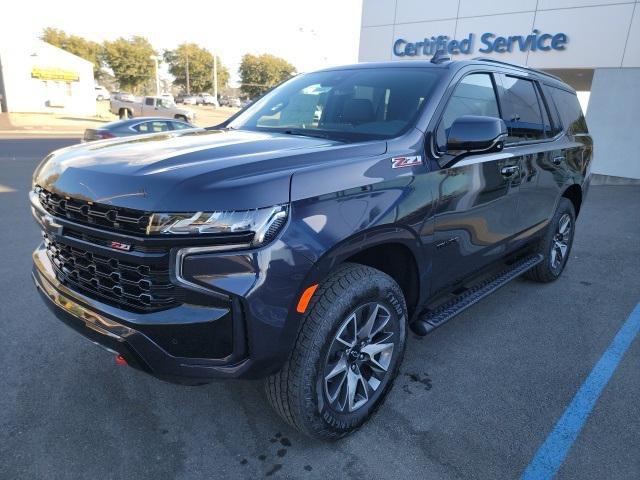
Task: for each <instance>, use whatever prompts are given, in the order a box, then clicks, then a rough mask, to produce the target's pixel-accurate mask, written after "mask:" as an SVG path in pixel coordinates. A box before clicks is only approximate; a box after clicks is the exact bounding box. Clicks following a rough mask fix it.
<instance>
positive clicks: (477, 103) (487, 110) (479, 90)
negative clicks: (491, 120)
mask: <svg viewBox="0 0 640 480" xmlns="http://www.w3.org/2000/svg"><path fill="white" fill-rule="evenodd" d="M463 115H483V116H487V117H496V118H499V117H500V113H499V111H498V102H497V100H496V93H495V89H494V88H493V81H492V80H491V76H490V75H489V74H488V73H473V74H471V75H467V76H466V77H464V78H463V79H462V80H461V81H460V83H458V85H457V86H456V88H455V90H454V91H453V94H452V95H451V98H450V99H449V101H448V102H447V106H446V107H445V109H444V112H443V113H442V119H441V120H440V124H439V125H438V131H437V133H436V140H437V143H438V150H440V151H444V150H445V147H446V145H447V136H448V134H449V129H450V128H451V125H452V124H453V122H454V121H455V120H456V118H458V117H461V116H463Z"/></svg>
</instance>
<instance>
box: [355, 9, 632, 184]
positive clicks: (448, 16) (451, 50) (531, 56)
mask: <svg viewBox="0 0 640 480" xmlns="http://www.w3.org/2000/svg"><path fill="white" fill-rule="evenodd" d="M436 50H445V51H447V53H448V55H449V56H450V57H451V58H452V59H454V60H457V59H470V58H474V57H489V58H493V59H496V60H501V61H505V62H511V63H516V64H520V65H526V66H530V67H533V68H537V69H541V70H544V71H547V72H550V73H552V74H554V75H557V76H559V77H561V78H562V79H563V80H564V81H566V82H567V83H568V84H570V85H571V86H573V87H574V88H575V89H576V90H577V91H578V92H579V97H580V98H581V100H583V101H582V104H583V108H585V109H586V115H587V122H588V125H589V130H590V132H591V134H592V135H593V138H594V163H593V172H594V173H598V174H601V175H606V176H610V177H621V179H620V181H627V180H626V179H635V180H638V179H640V153H638V152H640V134H639V133H638V132H639V117H640V0H637V1H634V0H627V1H625V0H518V1H513V0H488V1H479V0H449V1H435V0H363V9H362V26H361V31H360V48H359V61H360V62H373V61H388V60H392V61H393V60H425V59H430V58H431V56H432V55H433V54H434V52H435V51H436ZM610 180H611V181H614V182H615V181H617V180H618V179H616V178H610Z"/></svg>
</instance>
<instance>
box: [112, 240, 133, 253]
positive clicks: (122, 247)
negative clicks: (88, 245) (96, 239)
mask: <svg viewBox="0 0 640 480" xmlns="http://www.w3.org/2000/svg"><path fill="white" fill-rule="evenodd" d="M111 248H115V249H116V250H124V251H125V252H128V251H129V250H131V245H129V244H128V243H120V242H111Z"/></svg>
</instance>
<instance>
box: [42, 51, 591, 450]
mask: <svg viewBox="0 0 640 480" xmlns="http://www.w3.org/2000/svg"><path fill="white" fill-rule="evenodd" d="M591 156H592V142H591V138H590V136H589V134H588V132H587V127H586V123H585V120H584V117H583V115H582V112H581V109H580V106H579V104H578V100H577V98H576V94H575V91H574V90H572V89H571V88H570V87H569V86H567V85H566V84H565V83H563V82H562V81H561V80H559V79H558V78H556V77H553V76H551V75H548V74H545V73H542V72H538V71H534V70H531V69H527V68H523V67H517V66H513V65H509V64H504V63H500V62H495V61H490V60H484V59H477V60H471V61H463V62H451V61H448V60H446V59H445V60H434V61H432V62H421V61H411V62H393V63H374V64H362V65H353V66H347V67H341V68H332V69H327V70H323V71H319V72H315V73H309V74H304V75H299V76H296V77H295V78H292V79H291V80H289V81H287V82H285V83H283V84H282V85H280V86H279V87H277V88H275V89H274V90H272V91H271V92H269V93H268V94H266V95H265V96H264V97H262V98H261V99H259V100H258V101H256V102H255V103H254V104H252V105H251V106H249V107H247V108H246V109H244V110H243V111H241V112H240V113H239V114H238V115H235V116H234V117H233V118H232V119H230V120H229V121H227V122H225V123H224V124H222V125H219V126H217V127H215V128H211V129H208V130H203V131H172V132H163V133H159V134H151V135H142V136H138V137H135V138H129V139H113V140H105V141H98V142H94V143H90V144H85V145H79V146H73V147H69V148H65V149H63V150H59V151H57V152H54V153H52V154H50V155H49V156H47V157H46V158H45V159H44V160H43V162H42V163H41V164H40V166H39V167H38V168H37V170H36V172H35V173H34V177H33V191H32V192H31V194H30V197H31V198H30V200H31V205H32V209H33V213H34V216H35V218H36V220H37V221H38V222H39V223H40V224H41V226H42V230H43V243H42V244H41V245H40V246H39V247H38V248H37V249H36V251H35V252H34V254H33V260H34V268H33V277H34V280H35V283H36V286H37V288H38V290H39V291H40V292H41V294H42V296H43V298H44V301H45V302H46V303H47V305H49V307H50V308H51V309H52V310H53V312H54V313H55V314H56V315H57V317H58V318H59V319H61V320H62V321H64V322H65V323H67V324H68V325H70V326H71V327H73V328H74V329H76V330H77V331H79V332H80V333H82V334H83V335H84V336H86V337H88V338H89V339H91V340H92V341H94V342H96V343H98V344H100V345H102V346H104V347H106V348H107V349H109V350H111V351H113V352H114V353H116V354H117V355H118V357H117V358H118V361H119V362H120V363H127V364H129V365H131V366H133V367H135V368H138V369H140V370H143V371H145V372H148V373H150V374H152V375H155V376H157V377H159V378H163V379H167V380H171V381H177V382H183V383H205V382H207V381H209V380H211V379H223V378H228V379H230V378H266V389H267V395H268V397H269V400H270V402H271V403H272V404H273V406H274V407H275V409H276V410H277V411H278V412H279V413H280V415H282V417H283V418H284V419H285V420H286V421H287V422H289V423H290V424H291V425H292V426H294V427H295V428H298V429H299V430H301V431H302V432H305V433H307V434H309V435H313V436H317V437H322V438H339V437H341V436H344V435H346V434H348V433H349V432H351V431H353V430H354V429H356V428H357V427H359V426H360V425H361V424H362V423H363V422H365V421H366V419H367V418H368V417H369V416H370V415H371V414H372V413H373V412H374V411H375V410H376V408H377V407H378V406H379V405H380V403H381V402H382V400H383V399H384V397H385V395H386V394H387V393H388V391H389V389H390V388H391V385H392V383H393V379H394V377H395V376H396V374H397V372H398V368H399V365H400V361H401V359H402V355H403V352H404V349H405V343H406V340H407V332H408V329H409V328H411V330H413V331H414V332H415V333H416V334H418V335H424V334H426V333H428V332H429V331H430V330H432V329H433V328H436V327H438V326H439V325H442V324H443V323H444V322H445V321H447V320H449V319H450V318H452V317H453V316H454V315H456V314H457V313H459V312H460V311H462V310H463V309H465V308H467V307H468V306H470V305H472V304H473V303H475V302H476V301H478V300H480V299H481V298H482V297H484V296H486V295H488V294H489V293H491V292H492V291H494V290H496V289H497V288H499V287H500V286H502V285H504V284H505V283H506V282H508V281H509V280H511V279H513V278H515V277H516V276H518V275H520V274H525V275H526V276H528V277H529V278H531V279H533V280H537V281H542V282H549V281H553V280H555V279H556V278H558V276H559V275H560V274H561V272H562V270H563V268H564V267H565V264H566V262H567V259H568V258H569V252H570V249H571V244H572V241H573V232H574V225H575V221H576V218H577V216H578V214H579V212H580V208H581V205H582V203H583V201H584V198H585V195H586V193H587V188H588V183H589V168H590V161H591Z"/></svg>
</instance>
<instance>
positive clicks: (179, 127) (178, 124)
mask: <svg viewBox="0 0 640 480" xmlns="http://www.w3.org/2000/svg"><path fill="white" fill-rule="evenodd" d="M172 125H173V129H174V130H186V129H187V128H193V127H192V126H191V125H187V124H186V123H182V122H172Z"/></svg>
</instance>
